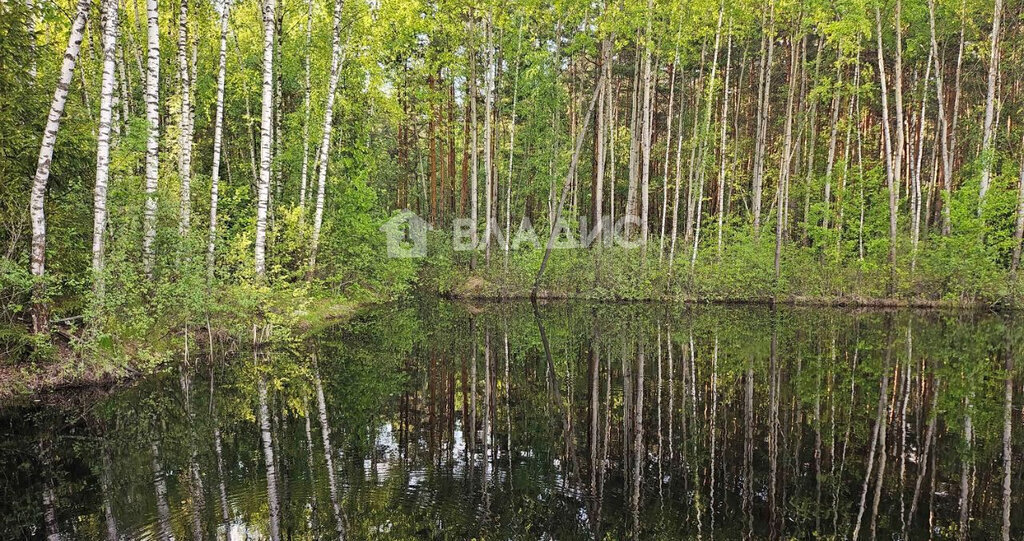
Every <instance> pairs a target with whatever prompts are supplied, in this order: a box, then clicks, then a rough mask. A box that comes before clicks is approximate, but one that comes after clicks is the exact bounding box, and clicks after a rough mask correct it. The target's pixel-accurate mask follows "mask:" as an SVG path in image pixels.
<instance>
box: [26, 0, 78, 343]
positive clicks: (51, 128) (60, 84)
mask: <svg viewBox="0 0 1024 541" xmlns="http://www.w3.org/2000/svg"><path fill="white" fill-rule="evenodd" d="M89 5H90V4H89V2H88V0H79V2H78V4H77V12H76V13H75V19H74V21H73V22H72V23H71V33H70V35H69V37H68V46H67V49H65V51H64V60H63V62H62V64H61V68H60V76H59V78H58V79H57V88H56V90H54V92H53V100H52V101H51V102H50V113H49V115H48V116H47V117H46V128H45V129H44V131H43V140H42V144H41V145H40V147H39V161H38V162H37V163H36V175H35V177H34V178H33V180H32V194H31V196H30V199H29V213H30V215H31V220H32V269H31V270H32V276H33V277H34V278H35V280H36V285H35V292H36V295H35V296H36V299H35V302H36V305H35V306H34V307H33V313H32V328H33V330H34V331H35V332H37V333H39V332H45V331H46V329H47V327H48V321H47V320H48V318H47V315H46V310H45V308H44V307H43V306H42V304H41V301H42V295H43V294H44V286H43V281H42V279H43V275H44V274H45V271H46V211H45V208H44V203H45V199H46V183H47V181H48V180H49V179H50V163H51V161H52V160H53V147H54V144H55V143H56V142H57V130H58V129H60V120H61V117H62V116H63V115H64V105H65V104H66V103H67V100H68V88H69V87H70V85H71V78H72V77H73V76H74V73H75V62H76V61H77V60H78V53H79V52H80V51H81V49H82V37H83V36H84V33H85V24H86V22H87V20H88V17H89Z"/></svg>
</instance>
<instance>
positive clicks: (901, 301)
mask: <svg viewBox="0 0 1024 541" xmlns="http://www.w3.org/2000/svg"><path fill="white" fill-rule="evenodd" d="M440 296H441V297H442V298H446V299H451V300H456V301H483V302H507V301H516V302H519V301H531V300H533V299H534V297H533V296H532V295H530V294H528V293H519V292H516V293H511V294H488V293H445V294H441V295H440ZM536 300H538V301H583V302H593V303H599V304H629V303H656V302H660V303H673V304H710V305H755V306H775V305H783V306H803V307H820V308H897V309H913V310H962V311H967V312H974V311H984V310H989V311H993V312H1011V311H1016V310H1019V308H1017V307H1013V306H1009V305H992V304H988V303H983V302H963V301H953V300H935V299H921V298H886V297H861V296H845V297H813V296H803V295H786V296H779V297H684V298H678V297H674V296H671V295H665V296H649V297H635V298H628V299H627V298H609V297H593V296H586V295H577V294H572V293H566V292H557V291H538V292H537V296H536Z"/></svg>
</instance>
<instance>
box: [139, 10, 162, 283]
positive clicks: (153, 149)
mask: <svg viewBox="0 0 1024 541" xmlns="http://www.w3.org/2000/svg"><path fill="white" fill-rule="evenodd" d="M158 7H159V1H158V0H146V29H147V47H146V48H147V58H146V125H147V131H146V210H145V215H144V217H143V236H142V268H143V271H144V272H145V273H146V277H148V278H149V279H150V280H152V279H153V267H154V265H155V263H156V254H155V251H154V246H153V243H154V242H155V241H156V208H157V193H156V191H157V183H158V179H159V176H160V101H159V100H160V13H159V11H158Z"/></svg>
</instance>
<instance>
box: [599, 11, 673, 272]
mask: <svg viewBox="0 0 1024 541" xmlns="http://www.w3.org/2000/svg"><path fill="white" fill-rule="evenodd" d="M681 24H682V23H681V22H680V26H679V29H678V30H676V45H675V52H674V53H673V54H672V63H671V64H669V66H668V78H669V83H668V113H667V114H666V115H665V163H663V164H662V167H663V170H662V174H661V235H660V236H659V238H658V262H659V263H661V262H662V261H663V260H664V259H665V226H666V225H667V222H668V192H669V189H668V165H669V162H670V161H671V160H669V156H670V154H671V152H672V120H673V116H672V115H673V108H674V107H675V100H676V71H678V70H679V37H680V34H681V30H682V26H681ZM680 90H682V87H680ZM597 120H598V122H597V123H598V125H600V124H601V109H600V108H598V117H597ZM680 131H682V126H680ZM673 225H674V224H673ZM669 250H670V251H671V246H670V247H669ZM670 261H671V259H670Z"/></svg>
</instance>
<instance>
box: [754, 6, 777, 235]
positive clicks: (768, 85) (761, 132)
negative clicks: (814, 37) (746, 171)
mask: <svg viewBox="0 0 1024 541" xmlns="http://www.w3.org/2000/svg"><path fill="white" fill-rule="evenodd" d="M768 19H769V21H770V22H769V25H768V30H767V34H766V36H765V37H764V38H763V42H762V43H763V44H762V50H764V49H765V48H767V50H768V52H767V54H765V55H764V56H762V57H761V66H760V78H759V80H758V85H757V87H758V94H757V129H756V131H755V133H754V172H753V180H752V186H751V190H752V191H751V205H750V206H751V211H752V214H753V220H754V236H755V237H756V236H757V235H758V234H760V232H761V198H762V194H761V192H762V182H763V180H764V179H763V174H764V154H765V144H766V141H765V138H766V133H767V131H768V111H769V107H770V106H771V102H770V100H769V98H770V97H771V91H772V53H773V52H774V50H775V3H774V2H772V3H771V5H770V6H769V9H768Z"/></svg>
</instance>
